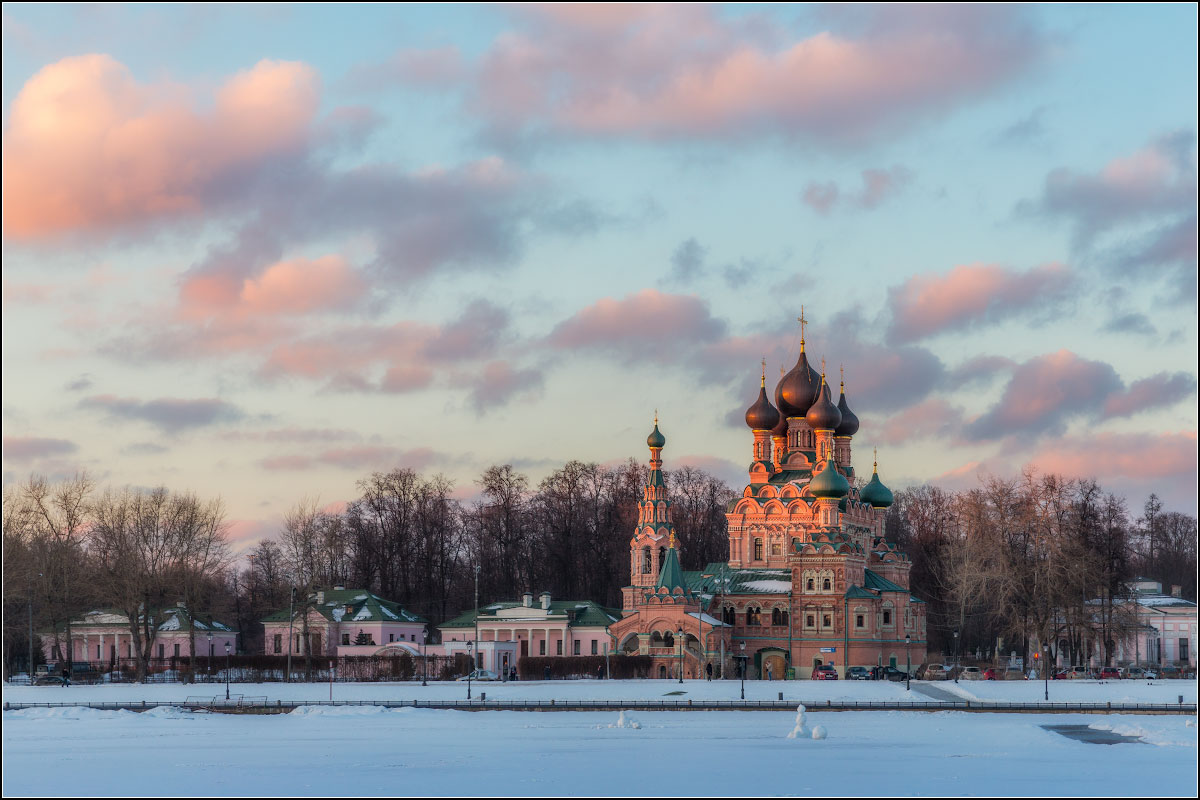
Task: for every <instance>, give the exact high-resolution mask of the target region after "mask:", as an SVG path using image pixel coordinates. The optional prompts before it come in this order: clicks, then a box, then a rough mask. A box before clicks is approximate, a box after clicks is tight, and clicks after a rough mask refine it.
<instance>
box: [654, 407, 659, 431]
mask: <svg viewBox="0 0 1200 800" xmlns="http://www.w3.org/2000/svg"><path fill="white" fill-rule="evenodd" d="M654 427H656V428H657V427H658V409H657V408H656V409H654Z"/></svg>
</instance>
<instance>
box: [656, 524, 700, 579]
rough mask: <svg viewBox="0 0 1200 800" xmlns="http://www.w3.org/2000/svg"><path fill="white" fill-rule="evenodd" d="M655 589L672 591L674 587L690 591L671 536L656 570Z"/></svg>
mask: <svg viewBox="0 0 1200 800" xmlns="http://www.w3.org/2000/svg"><path fill="white" fill-rule="evenodd" d="M654 588H655V589H666V590H667V591H669V592H674V591H675V590H676V589H683V590H685V591H690V590H691V589H690V587H689V586H688V585H687V583H686V581H685V580H684V577H683V567H681V566H679V553H678V552H677V551H676V550H675V537H674V535H672V536H671V546H670V547H668V548H667V554H666V555H665V556H664V557H663V563H662V568H661V569H660V570H659V571H658V582H657V583H656V584H654Z"/></svg>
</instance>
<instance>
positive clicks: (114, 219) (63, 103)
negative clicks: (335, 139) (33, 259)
mask: <svg viewBox="0 0 1200 800" xmlns="http://www.w3.org/2000/svg"><path fill="white" fill-rule="evenodd" d="M318 99H319V79H318V77H317V74H316V72H315V71H314V70H313V69H312V68H311V67H309V66H307V65H305V64H301V63H298V62H283V61H268V60H264V61H260V62H259V63H258V64H256V65H255V66H254V67H252V68H251V69H248V70H245V71H243V72H239V73H238V74H236V75H234V76H233V77H231V78H229V79H228V80H227V81H226V82H225V83H224V84H223V85H222V86H221V87H219V88H218V90H217V91H216V93H215V96H214V97H213V102H212V105H211V107H210V108H207V109H203V110H202V109H201V106H200V104H199V103H197V102H196V101H195V100H194V99H193V98H192V97H191V96H190V92H189V91H188V90H187V89H186V88H184V87H181V86H178V85H171V84H165V83H164V84H159V85H146V84H141V83H139V82H138V81H137V80H136V79H135V78H134V77H133V75H132V73H131V72H130V71H129V69H128V68H127V67H125V66H124V65H122V64H120V63H119V62H117V61H116V60H114V59H113V58H112V57H111V56H107V55H102V54H90V55H83V56H74V57H70V58H65V59H62V60H61V61H57V62H55V63H53V64H50V65H48V66H46V67H43V68H42V69H41V70H40V71H39V72H38V73H37V74H36V75H34V76H33V77H32V78H30V79H29V81H28V82H27V83H26V84H25V85H24V86H23V87H22V88H21V90H20V92H19V93H18V94H17V96H16V98H15V99H14V100H13V103H12V105H11V107H10V110H9V114H8V124H7V127H6V129H5V133H4V155H3V163H4V179H3V181H4V188H3V196H4V235H5V237H6V238H10V239H34V238H43V237H47V236H52V235H55V234H59V233H64V232H73V231H89V230H98V229H102V228H110V227H119V226H125V225H129V224H134V223H138V222H144V221H147V220H151V219H158V218H164V217H179V216H189V215H197V214H200V213H201V212H203V211H205V210H206V209H208V208H209V207H210V206H211V205H213V203H214V201H215V200H216V198H217V196H218V195H219V194H221V193H222V192H223V191H224V190H225V188H226V187H227V184H229V183H230V182H235V183H236V182H239V181H240V180H241V177H242V175H243V174H244V173H247V172H253V171H255V170H256V169H258V168H259V167H261V166H262V165H263V164H264V163H265V162H267V161H268V160H270V159H271V158H272V157H274V156H277V155H279V154H284V153H293V152H296V151H299V150H300V149H302V148H303V146H304V144H305V142H306V139H307V136H308V129H309V126H310V125H311V123H312V121H313V118H314V117H315V115H316V111H317V104H318Z"/></svg>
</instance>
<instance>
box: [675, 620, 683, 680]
mask: <svg viewBox="0 0 1200 800" xmlns="http://www.w3.org/2000/svg"><path fill="white" fill-rule="evenodd" d="M675 634H676V642H677V646H678V647H679V682H680V683H683V628H679V630H677V631H676V632H675Z"/></svg>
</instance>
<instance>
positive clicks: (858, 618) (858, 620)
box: [854, 614, 863, 628]
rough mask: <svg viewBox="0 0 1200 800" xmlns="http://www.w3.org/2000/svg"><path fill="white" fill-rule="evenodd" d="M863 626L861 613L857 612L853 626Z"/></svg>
mask: <svg viewBox="0 0 1200 800" xmlns="http://www.w3.org/2000/svg"><path fill="white" fill-rule="evenodd" d="M862 626H863V615H862V614H859V615H857V616H855V618H854V627H856V628H861V627H862Z"/></svg>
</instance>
